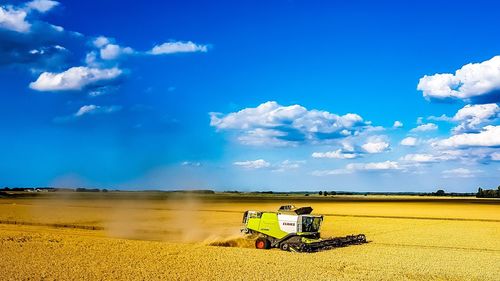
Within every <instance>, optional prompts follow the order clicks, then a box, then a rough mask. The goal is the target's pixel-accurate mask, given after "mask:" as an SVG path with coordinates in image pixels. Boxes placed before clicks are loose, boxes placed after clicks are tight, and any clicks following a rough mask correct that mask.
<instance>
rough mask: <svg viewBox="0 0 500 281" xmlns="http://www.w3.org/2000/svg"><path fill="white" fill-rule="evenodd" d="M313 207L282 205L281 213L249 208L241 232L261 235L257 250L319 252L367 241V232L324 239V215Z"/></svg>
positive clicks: (258, 238) (257, 241)
mask: <svg viewBox="0 0 500 281" xmlns="http://www.w3.org/2000/svg"><path fill="white" fill-rule="evenodd" d="M312 210H313V209H312V208H311V207H301V208H296V207H295V206H293V205H285V206H281V207H280V208H279V210H278V211H277V212H264V211H246V212H245V214H244V215H243V227H242V228H241V231H242V232H243V233H245V234H247V235H251V236H257V239H256V240H255V247H256V248H257V249H270V248H280V249H281V250H284V251H294V252H316V251H321V250H326V249H332V248H337V247H345V246H348V245H356V244H363V243H366V237H365V235H364V234H357V235H349V236H345V237H333V238H326V239H322V238H320V228H321V223H322V222H323V216H322V215H312V214H311V212H312Z"/></svg>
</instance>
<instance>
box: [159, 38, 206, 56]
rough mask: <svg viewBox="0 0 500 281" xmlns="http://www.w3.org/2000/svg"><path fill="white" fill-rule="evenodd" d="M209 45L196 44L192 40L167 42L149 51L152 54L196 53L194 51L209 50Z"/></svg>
mask: <svg viewBox="0 0 500 281" xmlns="http://www.w3.org/2000/svg"><path fill="white" fill-rule="evenodd" d="M207 51H208V46H207V45H199V44H195V43H193V42H191V41H187V42H181V41H178V42H166V43H163V44H161V45H156V46H154V47H153V49H151V50H150V51H149V53H150V54H152V55H164V54H175V53H194V52H203V53H205V52H207Z"/></svg>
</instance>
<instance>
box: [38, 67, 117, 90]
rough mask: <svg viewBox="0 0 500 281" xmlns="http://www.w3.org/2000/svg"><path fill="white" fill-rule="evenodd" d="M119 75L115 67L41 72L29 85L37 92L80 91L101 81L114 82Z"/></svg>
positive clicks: (75, 68)
mask: <svg viewBox="0 0 500 281" xmlns="http://www.w3.org/2000/svg"><path fill="white" fill-rule="evenodd" d="M121 74H122V71H121V70H120V69H118V68H116V67H114V68H108V69H99V68H91V67H86V66H79V67H72V68H70V69H68V70H66V71H64V72H61V73H53V72H43V73H42V74H40V76H39V77H38V79H37V80H36V81H34V82H31V83H30V88H31V89H33V90H37V91H70V90H81V89H83V88H85V87H87V86H91V85H95V84H98V83H100V82H103V81H110V80H114V79H116V78H118V77H119V76H120V75H121Z"/></svg>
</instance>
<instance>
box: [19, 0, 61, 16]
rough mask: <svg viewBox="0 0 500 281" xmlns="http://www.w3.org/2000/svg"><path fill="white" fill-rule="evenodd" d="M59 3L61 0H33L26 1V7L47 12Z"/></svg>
mask: <svg viewBox="0 0 500 281" xmlns="http://www.w3.org/2000/svg"><path fill="white" fill-rule="evenodd" d="M57 5H59V2H57V1H52V0H33V1H31V2H28V3H26V7H28V8H29V9H32V10H36V11H38V12H40V13H46V12H48V11H50V10H52V9H53V8H54V7H56V6H57Z"/></svg>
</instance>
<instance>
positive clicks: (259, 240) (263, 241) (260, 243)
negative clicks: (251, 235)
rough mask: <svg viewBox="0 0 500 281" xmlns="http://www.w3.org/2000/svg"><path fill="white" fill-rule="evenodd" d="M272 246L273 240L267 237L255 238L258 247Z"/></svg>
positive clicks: (266, 247)
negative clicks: (270, 240)
mask: <svg viewBox="0 0 500 281" xmlns="http://www.w3.org/2000/svg"><path fill="white" fill-rule="evenodd" d="M270 247H271V242H269V240H267V239H266V238H257V240H255V248H257V249H269V248H270Z"/></svg>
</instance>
